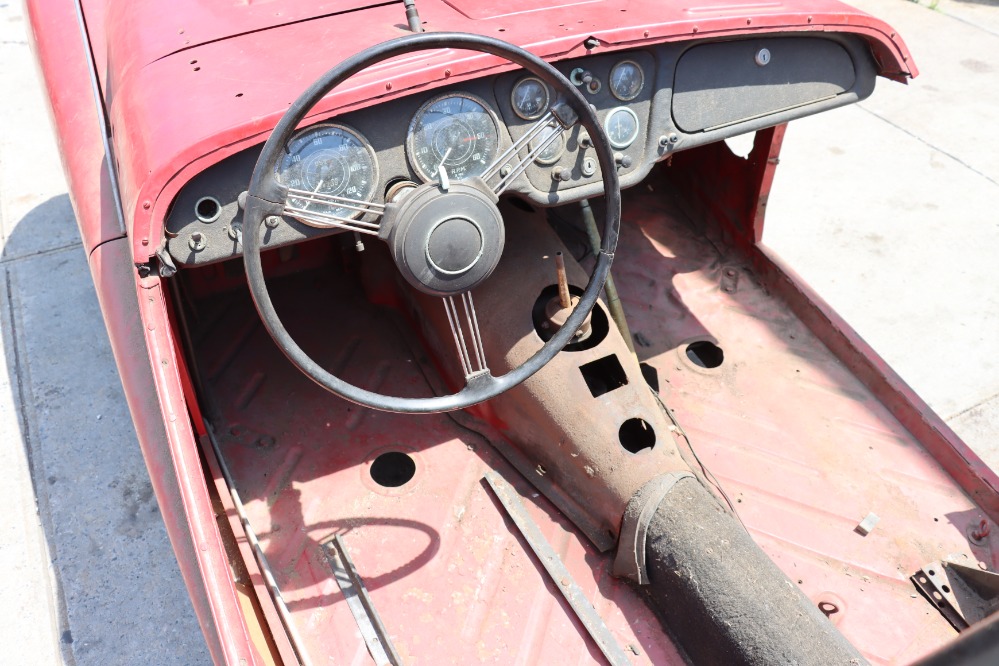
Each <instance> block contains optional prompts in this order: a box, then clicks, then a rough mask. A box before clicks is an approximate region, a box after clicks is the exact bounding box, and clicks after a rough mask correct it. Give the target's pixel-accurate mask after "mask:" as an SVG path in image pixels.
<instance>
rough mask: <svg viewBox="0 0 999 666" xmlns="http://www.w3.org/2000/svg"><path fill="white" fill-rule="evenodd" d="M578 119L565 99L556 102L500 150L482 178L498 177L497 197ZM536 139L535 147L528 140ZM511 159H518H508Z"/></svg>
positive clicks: (495, 186)
mask: <svg viewBox="0 0 999 666" xmlns="http://www.w3.org/2000/svg"><path fill="white" fill-rule="evenodd" d="M577 121H578V116H577V115H576V113H575V112H574V111H573V110H572V109H571V108H570V107H569V106H568V105H567V104H565V103H564V102H557V103H556V104H554V105H553V106H552V107H551V108H550V109H548V111H547V112H546V113H545V114H544V115H543V116H541V117H540V118H539V119H538V120H537V122H535V123H534V124H533V125H531V127H530V128H529V129H528V130H527V131H526V132H525V133H524V135H523V136H521V137H520V138H519V139H517V140H516V141H514V142H513V145H511V146H510V147H509V148H507V149H506V150H505V151H503V152H502V153H501V154H500V156H499V157H497V158H496V160H495V161H494V162H493V163H492V164H491V165H490V166H489V168H487V169H486V170H485V172H484V173H483V174H482V180H484V181H487V182H488V181H489V180H490V179H491V178H493V177H494V176H496V175H497V174H498V175H499V176H500V179H499V181H497V183H496V185H494V186H492V190H493V194H495V195H496V196H499V195H500V194H502V193H503V192H504V191H505V190H506V189H507V188H508V187H509V186H510V183H512V182H513V181H514V180H516V179H517V177H518V176H520V174H522V173H524V171H525V170H526V169H527V167H528V166H530V164H531V162H533V161H534V160H535V159H536V158H537V157H538V155H540V154H541V153H543V152H544V150H545V149H546V148H547V147H548V146H549V145H551V143H552V142H553V141H555V140H556V139H557V138H558V137H559V136H561V135H562V133H563V132H565V131H566V130H567V129H569V128H570V127H572V126H573V125H575V124H576V122H577ZM532 142H535V145H534V147H533V148H532V147H531V143H532ZM525 147H526V148H527V154H526V155H525V156H521V154H520V151H521V150H523V149H524V148H525ZM511 160H517V161H515V162H511ZM506 166H509V170H507V171H504V169H503V168H504V167H506Z"/></svg>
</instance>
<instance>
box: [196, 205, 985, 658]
mask: <svg viewBox="0 0 999 666" xmlns="http://www.w3.org/2000/svg"><path fill="white" fill-rule="evenodd" d="M639 189H641V188H635V190H630V191H629V192H628V196H626V197H625V200H626V201H627V202H628V203H627V205H626V210H625V224H624V230H623V233H622V240H621V245H620V247H619V251H618V254H617V261H616V263H615V278H616V280H617V283H618V288H619V289H620V291H621V294H622V298H623V300H624V304H625V309H626V312H627V314H628V317H629V322H630V324H631V327H632V331H633V333H634V335H635V339H636V342H637V349H638V353H639V356H640V357H641V360H643V361H647V362H648V363H650V364H651V365H653V366H654V367H655V368H656V369H657V370H658V372H659V377H660V381H661V389H662V390H661V392H662V395H663V398H664V400H665V401H666V403H667V404H668V405H669V406H670V407H672V408H673V409H675V410H676V415H677V418H678V419H679V421H680V422H681V424H683V425H684V427H685V428H686V431H687V433H688V434H689V436H690V439H691V440H692V442H693V446H694V448H695V449H696V451H697V453H698V454H699V456H700V458H701V460H702V461H703V462H704V463H705V465H706V466H707V467H708V468H709V469H710V470H711V471H712V472H713V473H714V474H715V475H716V476H717V477H718V478H719V479H720V481H721V483H722V485H723V486H724V488H725V490H726V491H727V492H728V494H729V496H730V497H731V498H732V499H733V501H734V502H735V506H736V508H737V510H738V512H739V514H740V516H741V518H742V520H743V521H744V522H745V523H746V525H747V526H748V528H749V530H750V531H751V533H752V534H753V537H754V538H755V539H756V541H757V543H759V544H760V546H761V547H762V548H763V549H764V550H765V551H766V552H767V553H768V554H769V555H770V556H771V557H772V558H773V559H774V561H775V562H776V563H777V564H778V566H779V567H781V569H783V570H784V572H785V573H786V574H787V575H788V576H789V577H790V578H791V580H792V581H794V582H795V583H796V584H798V585H800V586H801V588H802V589H803V590H804V592H805V593H806V594H807V595H808V596H809V597H810V598H812V599H813V600H814V601H815V602H816V603H819V602H826V604H824V606H825V607H826V608H835V611H834V612H832V614H831V615H830V619H831V620H832V621H834V622H835V623H836V624H837V626H838V627H839V628H840V630H841V631H842V632H843V633H844V634H845V635H846V636H847V638H848V639H850V640H851V641H852V642H853V643H855V644H856V645H857V646H858V647H859V648H860V649H861V651H862V652H863V653H864V654H865V656H867V657H868V658H869V659H870V660H871V661H873V662H881V663H906V662H909V661H911V660H912V659H914V658H916V657H917V656H919V655H921V654H924V653H925V652H927V651H928V650H930V649H932V648H934V647H936V646H938V645H939V644H941V643H943V642H945V641H947V640H950V639H951V638H952V637H953V636H954V635H955V634H954V631H953V630H952V629H951V628H950V626H949V625H948V624H947V622H946V621H945V620H944V619H943V618H942V617H941V616H940V615H939V613H938V612H937V611H936V610H934V609H933V608H932V607H930V606H929V604H928V603H927V602H926V601H925V600H924V599H923V598H922V597H919V596H918V595H916V593H915V589H914V588H913V586H912V584H911V583H910V582H909V580H908V577H909V575H911V574H912V573H914V572H915V571H916V570H917V569H919V568H920V567H921V566H922V565H923V564H926V563H927V562H929V561H931V560H934V559H940V558H942V557H945V556H947V555H950V554H952V553H967V554H968V555H969V556H970V557H971V558H972V559H982V560H989V558H990V557H991V551H990V550H989V549H988V544H986V546H985V547H984V548H980V547H977V546H973V545H972V544H970V543H969V539H968V534H967V531H968V528H969V526H970V525H972V524H977V522H978V521H979V520H980V519H981V518H982V517H984V514H982V513H981V512H980V511H979V510H978V509H977V507H975V505H974V504H973V503H972V502H971V501H970V500H969V499H968V498H967V497H966V496H965V494H964V493H963V492H962V491H961V490H960V488H958V487H957V485H956V484H955V483H954V481H953V480H952V479H951V478H950V477H949V476H947V475H946V474H945V473H944V472H943V471H942V470H941V469H940V467H939V465H938V464H937V463H936V461H935V460H934V459H933V458H932V457H931V456H930V455H929V454H928V453H926V451H925V450H924V449H923V448H922V447H921V446H920V445H919V444H918V442H916V440H914V439H913V437H912V436H911V435H910V434H909V433H908V432H907V431H906V430H905V429H904V428H903V427H902V426H900V425H899V423H898V422H897V421H896V420H895V418H894V417H892V416H891V414H890V413H889V412H888V411H887V410H886V409H885V408H884V407H883V406H882V405H881V404H880V403H879V402H878V401H877V400H876V399H875V398H874V397H873V396H872V395H871V393H870V392H869V391H868V390H867V389H866V388H865V387H864V386H863V385H862V384H861V383H860V382H859V381H858V380H857V379H855V378H854V377H853V376H852V375H851V374H850V372H849V371H848V370H847V369H846V368H845V367H844V366H843V365H842V364H841V363H840V362H839V361H838V360H837V359H836V358H835V357H834V356H833V355H832V354H831V353H830V352H829V351H828V350H827V349H826V348H825V347H824V346H823V345H822V344H821V343H820V342H819V341H818V340H817V339H816V338H815V337H814V336H813V335H812V334H811V333H810V332H809V331H808V329H807V328H806V327H805V326H804V324H802V323H801V321H799V320H798V319H797V318H796V317H795V316H794V315H793V314H792V313H791V312H790V310H789V309H788V308H787V306H786V305H785V304H784V303H783V302H781V301H780V300H778V299H776V298H775V297H773V296H771V295H768V294H767V293H766V292H765V291H764V290H763V289H762V288H761V287H760V286H759V284H758V283H757V281H756V279H755V278H754V275H753V274H752V273H751V272H750V271H749V270H748V269H747V268H746V265H745V263H744V262H743V261H741V260H740V259H739V258H738V257H736V255H735V254H734V253H732V252H730V251H729V250H727V249H725V248H723V247H721V246H720V244H719V242H718V241H712V240H709V239H708V238H706V237H705V236H704V235H702V234H699V233H695V232H693V231H692V230H691V226H692V225H691V224H690V223H689V221H687V220H685V219H684V218H683V216H682V215H679V214H678V213H676V212H675V210H674V209H673V208H672V207H670V206H668V205H664V204H662V203H661V201H662V199H661V198H660V197H659V196H658V195H657V194H656V193H654V192H649V191H643V192H641V193H639V191H638V190H639ZM275 291H276V292H277V293H278V294H279V296H278V297H277V298H278V299H280V300H281V301H282V303H283V306H284V309H283V310H282V311H281V312H282V316H284V317H285V318H286V320H287V322H288V326H289V330H291V332H292V334H293V335H298V336H299V337H300V338H301V339H302V340H303V346H304V347H305V348H306V349H307V350H308V351H310V352H312V353H313V354H314V355H315V356H314V357H315V358H317V360H320V362H323V363H325V364H327V367H330V368H335V369H336V370H338V371H340V372H342V375H343V376H344V377H345V378H346V379H347V380H348V381H353V382H357V383H360V384H362V385H365V386H367V387H369V388H375V387H380V388H381V389H382V390H384V391H385V392H392V393H396V394H399V395H424V394H427V393H428V392H429V388H428V384H427V381H426V379H425V377H424V374H423V373H424V372H426V371H427V370H426V368H427V367H428V365H429V364H427V363H426V362H425V360H422V359H420V358H418V356H419V355H420V354H421V353H422V352H420V351H419V348H418V346H417V345H416V343H415V342H414V341H412V340H409V339H408V338H407V335H408V334H407V333H406V328H405V327H404V326H400V325H398V324H397V323H396V322H397V319H396V318H395V316H394V315H393V314H392V313H390V312H389V311H387V310H385V309H382V308H378V307H375V306H371V305H368V304H367V303H366V302H364V301H362V300H360V296H359V295H357V292H356V290H354V289H353V288H352V286H351V285H349V284H342V283H339V282H338V280H337V279H336V278H334V277H330V276H325V275H324V276H319V275H317V274H308V275H302V276H297V277H293V278H285V279H283V280H282V281H281V282H276V283H275ZM531 298H532V299H533V296H532V297H531ZM212 307H217V308H219V311H220V312H221V311H224V315H223V316H221V317H218V318H216V319H214V320H213V323H210V324H205V325H203V326H202V327H201V328H200V330H197V327H196V331H195V338H196V343H197V347H198V349H199V357H200V366H201V368H202V374H203V375H204V377H205V379H206V380H207V383H208V384H209V386H210V387H211V389H212V393H213V395H214V396H215V400H216V402H217V403H218V409H219V412H220V415H219V416H217V417H216V420H217V421H218V422H220V423H219V424H218V426H219V427H218V429H219V432H220V434H221V446H222V451H223V455H224V456H225V458H226V460H227V462H228V464H229V467H230V469H231V470H232V473H233V475H234V476H235V481H236V484H237V486H238V488H239V490H240V493H241V495H242V497H243V499H244V501H245V502H246V505H247V511H248V513H249V517H250V520H251V523H252V524H253V526H254V529H255V530H256V531H257V533H258V535H259V537H260V539H261V542H262V543H263V545H264V548H265V551H266V553H267V557H268V559H269V560H270V562H271V565H272V567H273V568H274V570H275V573H276V575H277V577H278V583H279V585H280V587H281V590H282V592H283V594H284V596H285V599H286V601H287V602H288V605H289V607H290V608H291V610H292V612H293V616H294V620H295V623H296V626H297V627H298V629H299V631H300V632H301V633H302V635H303V636H304V639H305V641H306V643H307V645H308V647H309V650H310V653H312V654H314V655H329V657H330V658H331V663H345V662H349V663H367V660H368V659H369V657H368V656H367V652H366V650H365V648H364V644H363V642H362V641H361V639H360V636H359V634H358V632H357V630H356V625H355V622H354V620H353V617H352V616H351V615H350V612H349V611H348V609H347V608H346V604H345V603H344V600H343V598H342V596H341V594H340V592H339V589H338V587H337V586H336V583H335V582H334V581H333V578H332V576H331V572H330V569H329V567H328V564H327V562H326V561H325V558H324V556H323V554H322V551H321V547H320V544H321V543H322V542H323V541H324V540H326V539H327V538H329V537H330V536H331V535H332V534H334V533H337V534H341V535H342V536H343V539H344V541H345V543H346V545H347V547H348V549H349V551H350V553H351V556H352V557H353V560H354V563H355V565H356V566H357V569H358V571H359V573H360V575H361V576H362V577H363V578H364V580H365V582H366V584H367V586H368V588H369V590H370V592H371V596H372V599H373V601H374V604H375V606H376V607H377V608H378V610H379V612H380V613H381V616H382V620H383V621H384V623H385V625H386V626H387V629H388V632H389V634H390V635H391V638H392V640H393V641H394V643H395V645H396V647H397V649H398V650H399V652H400V653H401V654H402V656H403V658H404V660H405V661H406V663H411V664H420V663H422V664H440V663H455V664H465V663H503V664H506V663H511V662H514V663H542V664H553V663H558V664H565V663H590V662H593V661H599V660H600V655H599V652H598V650H597V649H596V647H595V646H594V645H593V644H592V642H591V641H590V640H589V639H588V638H586V637H585V636H584V633H583V632H582V628H581V626H580V625H579V622H578V620H576V619H575V617H574V616H573V615H572V614H571V612H570V611H569V609H568V608H567V607H566V606H565V604H564V602H563V600H562V598H561V596H560V595H559V594H558V593H557V592H556V590H555V589H554V584H553V583H552V581H550V580H549V579H548V578H547V575H546V574H545V573H544V572H543V570H541V569H540V568H539V566H538V565H537V564H536V562H535V561H534V559H533V555H531V554H530V553H529V551H527V550H526V546H525V545H524V544H523V542H522V541H521V539H520V537H519V535H518V534H517V533H516V530H515V528H514V527H513V525H512V524H511V523H510V521H509V519H508V518H506V516H505V514H504V512H503V510H502V507H501V506H499V504H498V503H497V502H496V500H495V498H494V497H493V496H492V495H491V494H490V493H489V491H488V490H487V489H486V487H485V485H484V484H483V482H482V481H481V478H482V476H483V474H484V473H485V471H487V470H490V469H495V470H498V471H499V472H500V473H501V474H502V475H503V476H504V477H505V478H507V479H508V480H510V481H511V482H513V483H514V484H515V485H516V487H517V488H518V489H519V491H520V493H521V494H522V495H523V496H524V498H525V500H526V502H527V504H528V508H529V510H530V512H531V515H532V516H533V517H534V519H535V520H536V521H537V522H538V523H539V525H540V526H541V528H542V531H543V532H544V534H545V536H546V538H547V539H548V541H549V543H551V544H552V545H553V546H554V547H555V549H556V550H557V551H558V552H559V553H560V555H561V556H562V558H563V560H564V561H565V562H566V564H567V565H568V567H569V569H570V571H571V572H572V574H573V576H575V578H576V580H577V582H579V583H580V584H581V585H582V587H583V588H584V590H585V591H586V594H587V596H588V597H589V599H590V600H591V601H592V602H593V603H594V604H595V606H596V608H597V611H598V612H599V613H600V615H601V616H603V618H604V620H605V622H606V623H607V624H608V626H609V627H610V629H611V631H612V633H613V634H614V635H615V637H616V638H617V640H618V642H619V643H620V644H621V645H622V646H624V647H626V648H628V647H629V646H630V647H633V650H632V649H629V658H631V660H632V662H633V663H636V664H637V663H655V664H666V663H682V660H681V658H680V656H679V654H678V653H677V650H676V648H674V647H673V645H672V643H671V642H670V641H669V638H668V636H667V635H665V634H664V632H663V631H662V630H661V628H660V625H659V623H658V620H657V618H656V617H655V615H654V614H653V612H652V611H651V610H650V609H649V607H648V606H647V605H646V604H645V601H644V599H643V598H642V593H641V592H640V591H638V590H636V589H635V588H633V587H632V586H630V585H628V584H625V583H624V582H622V581H618V580H616V579H614V578H612V577H611V576H610V574H609V569H610V557H609V555H608V554H603V555H602V554H599V553H597V552H596V550H595V549H594V548H593V547H592V546H590V545H589V543H588V542H586V541H585V539H584V537H582V536H581V535H580V534H579V533H578V531H576V530H575V529H574V528H573V527H572V526H571V524H570V523H568V521H567V520H565V519H564V518H563V517H562V516H561V515H560V514H559V513H558V512H557V511H556V510H555V509H554V508H553V507H552V506H551V505H550V504H549V503H548V502H547V501H546V500H545V499H544V498H542V497H539V496H538V495H537V493H536V492H535V491H534V490H533V489H532V488H531V487H530V486H529V485H528V484H527V483H526V482H525V481H524V480H523V479H522V477H520V476H519V475H518V474H517V473H516V472H514V471H513V469H512V468H511V467H510V466H509V465H508V464H506V462H505V461H504V460H503V459H502V458H501V457H500V456H499V455H498V454H497V453H496V452H495V450H494V449H493V448H492V447H491V446H490V445H489V444H488V443H487V442H486V441H484V440H483V439H482V437H481V436H479V435H477V434H476V433H474V432H472V431H469V430H467V429H465V428H463V427H462V426H460V425H458V423H457V422H456V421H454V420H453V419H451V418H450V417H448V416H441V415H435V416H403V415H394V414H386V413H380V412H374V411H371V410H367V409H363V408H359V407H356V406H353V405H350V404H348V403H346V402H344V401H342V400H340V399H338V398H334V397H332V396H329V395H327V394H326V393H324V392H323V391H322V390H321V389H319V388H317V387H315V386H314V385H313V384H312V383H311V382H309V381H308V380H307V379H305V378H304V377H302V376H301V375H300V374H299V373H298V372H297V371H296V370H294V369H293V368H292V367H291V365H290V364H289V363H288V362H287V361H286V360H285V359H284V357H283V356H282V355H281V354H280V352H278V350H277V349H276V348H275V347H274V345H273V343H272V342H271V341H270V339H269V338H268V337H267V335H266V333H265V332H264V330H263V329H262V328H261V327H260V326H259V324H258V323H257V317H256V313H255V312H254V311H253V309H252V307H251V305H250V303H249V299H248V298H247V297H246V296H245V295H240V296H233V295H231V294H230V295H225V296H221V297H217V300H216V301H214V302H212V303H204V304H203V305H202V306H201V307H199V310H200V311H210V310H211V309H212ZM696 341H710V342H711V343H713V344H716V345H717V346H718V347H719V348H720V349H721V350H722V352H723V355H724V359H723V362H722V363H721V365H720V366H719V367H717V368H714V369H711V368H704V367H700V366H698V365H697V364H696V363H694V362H692V360H691V359H690V358H689V357H688V355H687V353H686V349H687V346H688V345H689V344H690V343H691V342H696ZM414 350H416V351H414ZM662 436H664V437H668V436H677V437H679V435H678V434H674V435H670V434H664V435H662ZM680 445H681V446H683V443H682V442H681V443H680ZM390 450H392V451H404V452H406V453H408V454H409V455H410V456H411V457H412V458H413V460H414V461H415V464H416V473H415V476H414V477H413V479H412V481H410V482H409V483H406V484H405V485H403V486H401V487H397V488H388V487H383V486H381V485H379V484H377V483H375V481H373V480H372V478H371V474H370V466H371V462H372V461H373V460H374V459H375V458H376V457H377V456H378V455H379V454H381V453H384V452H386V451H390ZM869 512H874V513H876V514H877V515H878V516H880V518H881V521H880V523H879V524H878V526H877V528H876V529H875V530H874V531H873V532H872V533H871V534H870V535H868V536H866V537H863V536H861V535H860V534H858V533H857V532H854V527H855V526H856V525H857V523H859V522H860V521H861V520H862V519H863V518H864V517H865V516H866V515H867V514H868V513H869ZM888 609H890V610H888ZM884 617H891V618H892V621H891V623H887V624H886V623H884V622H883V621H882V619H883V618H884ZM636 653H637V654H636Z"/></svg>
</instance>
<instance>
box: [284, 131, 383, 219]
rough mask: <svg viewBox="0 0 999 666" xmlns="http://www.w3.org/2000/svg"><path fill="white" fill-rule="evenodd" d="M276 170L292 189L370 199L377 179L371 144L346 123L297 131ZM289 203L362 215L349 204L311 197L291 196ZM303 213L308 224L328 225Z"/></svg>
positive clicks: (328, 212)
mask: <svg viewBox="0 0 999 666" xmlns="http://www.w3.org/2000/svg"><path fill="white" fill-rule="evenodd" d="M276 172H277V178H278V181H279V182H280V183H281V184H282V185H284V186H286V187H287V188H289V189H294V190H306V191H308V192H315V193H317V194H329V195H333V196H339V197H344V198H347V199H357V200H362V201H371V197H372V195H373V194H374V192H375V185H376V184H377V181H378V170H377V166H376V162H375V153H374V150H372V148H371V145H370V144H369V143H368V142H367V141H366V140H365V139H364V137H362V136H361V135H360V134H358V133H357V132H355V131H354V130H352V129H349V128H347V127H344V126H343V125H316V126H315V127H309V128H307V129H304V130H302V131H300V132H298V133H297V134H295V136H293V137H292V138H291V140H290V141H289V142H288V145H287V146H286V150H285V153H284V156H283V157H282V159H281V161H280V162H279V163H278V165H277V168H276ZM288 204H289V205H290V206H293V207H295V208H300V209H302V210H304V211H307V212H314V213H319V214H323V215H332V216H334V217H342V218H348V219H349V218H355V217H358V216H359V215H360V213H359V212H357V211H354V210H351V209H349V208H344V207H341V206H336V205H335V204H328V203H318V202H316V201H311V200H309V199H308V197H301V198H297V197H294V196H289V197H288ZM304 217H305V216H304V215H303V217H302V218H299V219H301V220H302V222H305V223H306V224H313V226H328V225H323V224H321V223H319V222H310V221H309V220H308V219H303V218H304Z"/></svg>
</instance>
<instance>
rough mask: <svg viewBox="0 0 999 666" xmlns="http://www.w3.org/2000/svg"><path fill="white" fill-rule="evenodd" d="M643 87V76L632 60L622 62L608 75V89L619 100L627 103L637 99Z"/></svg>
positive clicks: (637, 65) (640, 69)
mask: <svg viewBox="0 0 999 666" xmlns="http://www.w3.org/2000/svg"><path fill="white" fill-rule="evenodd" d="M644 85H645V74H644V73H643V72H642V68H641V67H640V66H639V64H638V63H637V62H635V61H634V60H622V61H621V62H619V63H618V64H616V65H614V69H612V70H611V73H610V89H611V92H612V93H613V94H614V97H617V98H618V99H619V100H622V101H624V102H627V101H628V100H630V99H635V98H636V97H638V93H640V92H642V86H644Z"/></svg>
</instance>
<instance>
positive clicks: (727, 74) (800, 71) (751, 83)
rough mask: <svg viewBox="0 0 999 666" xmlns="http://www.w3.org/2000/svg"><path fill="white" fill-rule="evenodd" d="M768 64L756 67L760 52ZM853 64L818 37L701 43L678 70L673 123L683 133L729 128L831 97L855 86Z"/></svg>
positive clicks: (841, 51)
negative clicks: (766, 52) (767, 55)
mask: <svg viewBox="0 0 999 666" xmlns="http://www.w3.org/2000/svg"><path fill="white" fill-rule="evenodd" d="M764 48H765V49H768V50H769V52H770V62H769V63H768V64H766V65H762V66H761V65H758V64H757V63H756V55H757V54H758V53H759V52H760V50H761V49H764ZM855 80H856V74H855V72H854V66H853V60H852V59H851V58H850V55H849V54H848V53H847V52H846V49H844V48H843V47H842V46H841V45H840V44H838V43H836V42H834V41H832V40H828V39H822V38H771V39H751V40H744V41H738V42H720V43H715V44H704V45H701V46H695V47H693V48H691V49H689V50H688V51H687V52H686V53H684V54H683V56H681V57H680V61H679V62H678V63H677V67H676V77H675V81H674V86H673V120H674V122H675V123H676V126H677V127H678V128H679V129H681V130H683V131H684V132H699V131H702V130H706V129H711V128H715V127H721V126H724V125H731V124H733V123H737V122H740V121H744V120H750V119H752V118H759V117H761V116H767V115H770V114H773V113H778V112H779V111H783V110H786V109H791V108H794V107H796V106H801V105H803V104H810V103H812V102H816V101H819V100H822V99H827V98H830V97H835V96H836V95H839V94H840V93H843V92H846V91H847V90H850V89H851V88H852V87H853V84H854V82H855Z"/></svg>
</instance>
